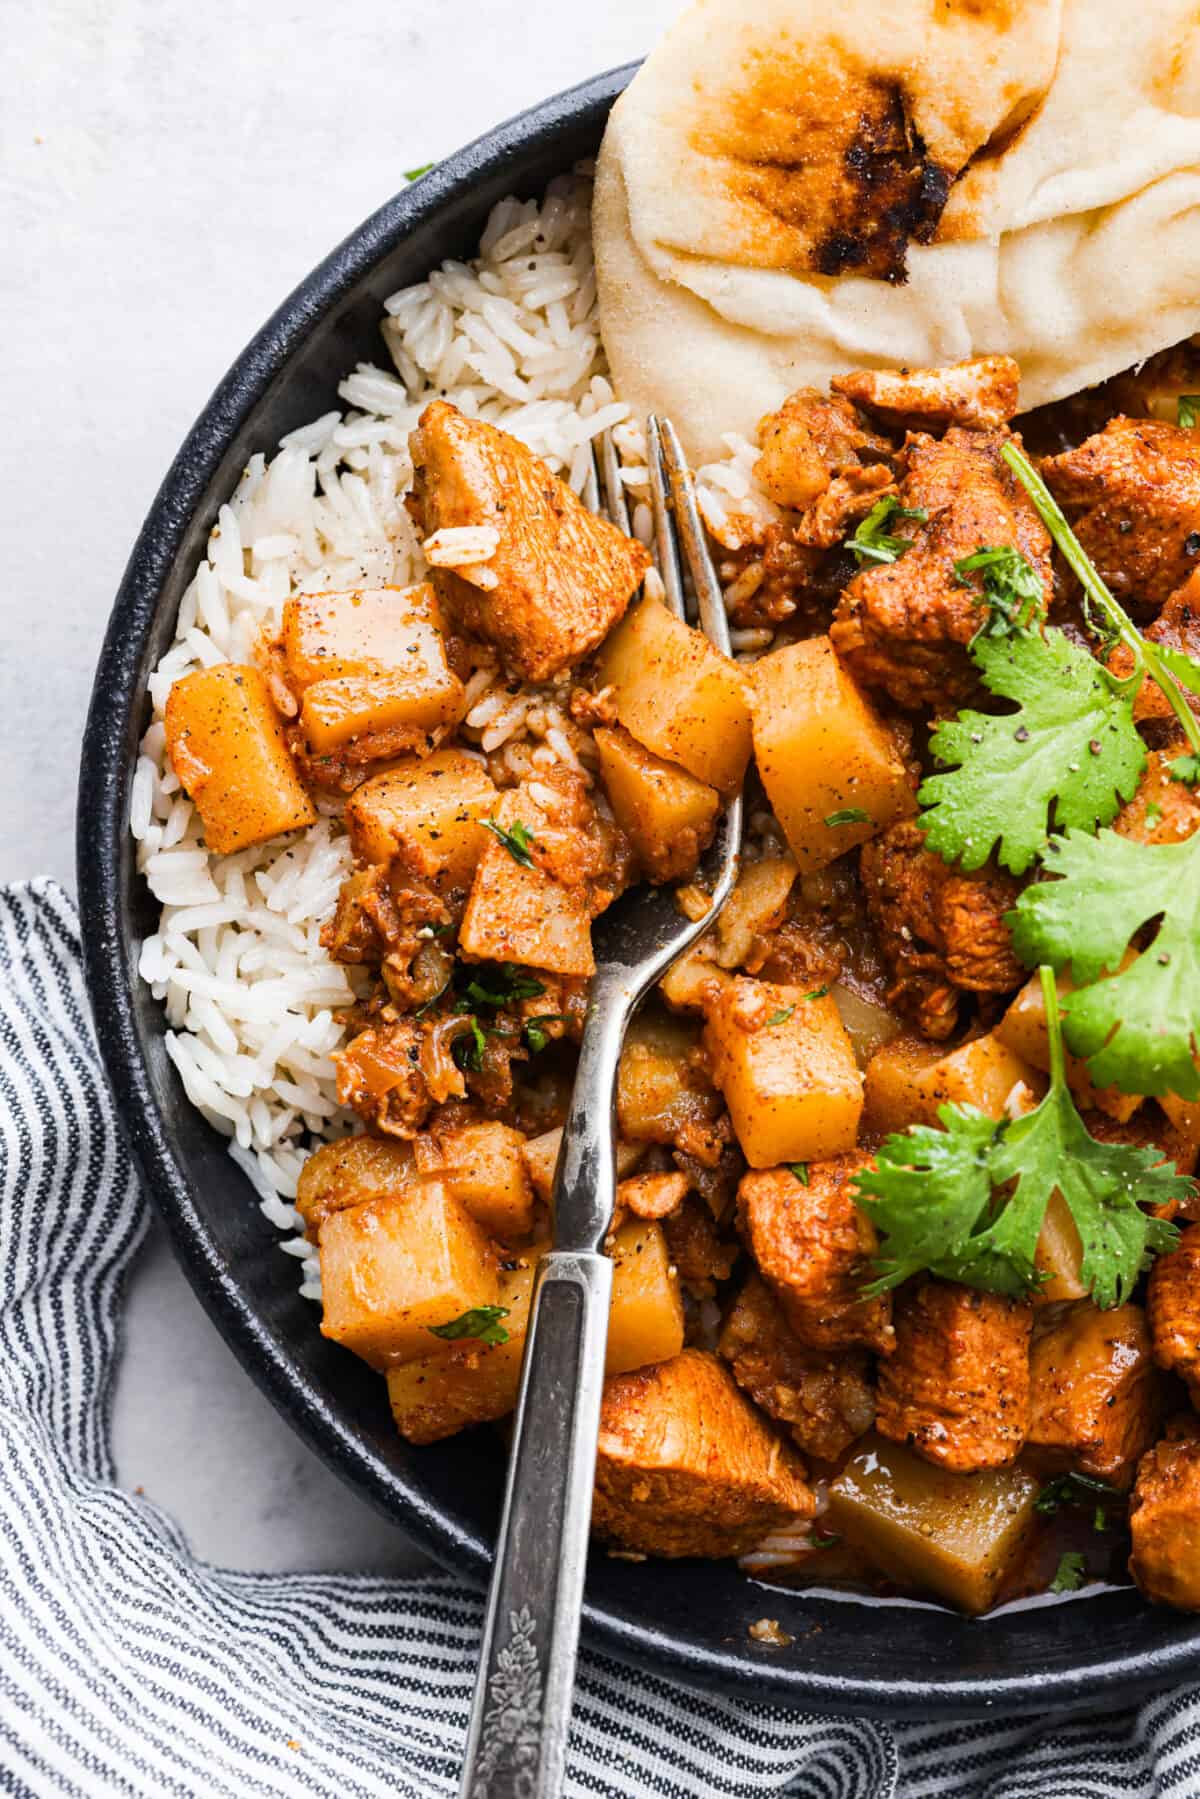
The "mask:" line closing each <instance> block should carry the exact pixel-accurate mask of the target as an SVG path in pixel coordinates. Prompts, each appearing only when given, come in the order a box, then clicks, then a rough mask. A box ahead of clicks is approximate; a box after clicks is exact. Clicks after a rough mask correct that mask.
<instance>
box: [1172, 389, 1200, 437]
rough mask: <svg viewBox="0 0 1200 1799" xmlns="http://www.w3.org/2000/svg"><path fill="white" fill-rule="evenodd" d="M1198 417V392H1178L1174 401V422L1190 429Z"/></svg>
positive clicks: (1185, 428)
mask: <svg viewBox="0 0 1200 1799" xmlns="http://www.w3.org/2000/svg"><path fill="white" fill-rule="evenodd" d="M1198 417H1200V394H1180V396H1179V398H1178V399H1177V400H1176V402H1175V423H1176V424H1177V425H1182V426H1183V429H1184V430H1185V431H1190V430H1191V429H1192V427H1193V426H1194V425H1195V423H1196V420H1197V418H1198Z"/></svg>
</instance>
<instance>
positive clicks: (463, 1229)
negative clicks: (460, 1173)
mask: <svg viewBox="0 0 1200 1799" xmlns="http://www.w3.org/2000/svg"><path fill="white" fill-rule="evenodd" d="M318 1242H319V1244H320V1251H321V1292H322V1296H323V1305H324V1316H323V1319H322V1322H321V1331H322V1334H323V1335H324V1336H326V1337H332V1338H333V1340H334V1342H335V1343H341V1344H342V1345H343V1347H344V1348H346V1349H352V1350H353V1351H354V1353H355V1354H356V1355H360V1356H362V1358H363V1360H364V1361H366V1362H370V1364H371V1366H372V1367H374V1368H386V1367H388V1366H389V1365H390V1364H391V1363H393V1362H405V1361H411V1360H413V1359H415V1358H416V1357H419V1356H422V1355H427V1354H428V1353H429V1349H430V1343H431V1338H430V1334H429V1333H430V1330H431V1328H432V1327H433V1326H435V1325H442V1324H452V1323H453V1322H454V1321H455V1320H456V1319H457V1318H460V1317H461V1316H462V1315H463V1313H464V1312H470V1311H474V1310H475V1309H476V1308H477V1307H478V1306H492V1305H497V1304H499V1301H500V1286H499V1268H498V1262H497V1257H496V1252H495V1249H494V1248H493V1246H492V1244H491V1243H490V1242H489V1240H488V1238H487V1237H486V1236H485V1235H484V1233H483V1231H482V1230H481V1229H480V1227H479V1225H478V1224H476V1222H475V1220H474V1219H473V1218H472V1217H471V1215H470V1213H469V1212H468V1211H467V1209H466V1207H465V1206H464V1205H463V1204H462V1202H461V1201H460V1200H457V1199H455V1198H454V1197H453V1196H452V1195H451V1194H450V1193H449V1192H448V1191H447V1190H446V1188H445V1186H444V1185H443V1184H442V1183H441V1182H440V1181H435V1180H429V1181H425V1182H423V1183H421V1184H420V1185H417V1186H414V1187H411V1188H409V1189H408V1190H407V1191H404V1192H401V1193H399V1194H395V1195H391V1194H389V1195H383V1196H380V1197H379V1198H377V1199H369V1200H365V1201H364V1202H363V1203H362V1204H361V1205H356V1206H350V1207H347V1208H346V1209H345V1210H343V1211H340V1212H332V1213H330V1214H329V1215H328V1216H327V1217H326V1218H325V1220H324V1222H323V1223H322V1225H321V1227H320V1232H319V1235H318Z"/></svg>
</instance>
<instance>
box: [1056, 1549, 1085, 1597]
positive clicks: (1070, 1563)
mask: <svg viewBox="0 0 1200 1799" xmlns="http://www.w3.org/2000/svg"><path fill="white" fill-rule="evenodd" d="M1086 1578H1087V1562H1086V1560H1085V1559H1084V1557H1083V1555H1082V1554H1081V1553H1080V1551H1079V1550H1078V1549H1068V1550H1067V1551H1066V1553H1065V1554H1064V1555H1061V1556H1060V1557H1059V1560H1058V1567H1057V1568H1056V1570H1055V1573H1054V1579H1053V1580H1052V1581H1051V1582H1050V1591H1051V1592H1052V1593H1075V1592H1078V1590H1079V1588H1080V1587H1081V1586H1082V1585H1083V1583H1084V1581H1085V1579H1086Z"/></svg>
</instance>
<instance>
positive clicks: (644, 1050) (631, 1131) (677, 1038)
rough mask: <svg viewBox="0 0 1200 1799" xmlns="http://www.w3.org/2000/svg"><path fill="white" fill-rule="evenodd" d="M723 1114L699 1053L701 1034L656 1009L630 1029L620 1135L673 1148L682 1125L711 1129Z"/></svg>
mask: <svg viewBox="0 0 1200 1799" xmlns="http://www.w3.org/2000/svg"><path fill="white" fill-rule="evenodd" d="M720 1110H721V1100H720V1096H719V1094H718V1093H717V1091H716V1089H715V1088H714V1086H713V1084H712V1081H711V1080H710V1079H709V1076H708V1072H707V1069H706V1068H705V1066H704V1059H703V1055H702V1052H701V1050H700V1034H699V1031H698V1030H697V1029H696V1028H695V1026H694V1025H692V1024H691V1023H689V1022H687V1021H686V1020H684V1019H682V1018H672V1017H670V1016H669V1015H668V1014H666V1013H663V1012H659V1011H658V1010H657V1009H656V1008H654V1009H648V1010H646V1011H645V1012H642V1013H641V1014H640V1015H639V1016H638V1017H637V1018H636V1019H635V1020H634V1022H633V1024H632V1025H631V1026H630V1028H629V1032H628V1034H627V1036H626V1038H625V1047H624V1049H623V1050H622V1051H621V1062H620V1067H619V1069H618V1073H617V1120H618V1123H619V1125H620V1129H621V1135H622V1136H623V1137H626V1138H629V1139H631V1140H632V1141H633V1142H636V1143H673V1142H674V1140H675V1137H676V1135H677V1134H678V1132H679V1130H680V1129H681V1128H682V1126H683V1125H685V1124H689V1123H695V1124H699V1125H705V1124H711V1123H713V1121H714V1120H715V1119H716V1117H717V1116H718V1114H719V1112H720Z"/></svg>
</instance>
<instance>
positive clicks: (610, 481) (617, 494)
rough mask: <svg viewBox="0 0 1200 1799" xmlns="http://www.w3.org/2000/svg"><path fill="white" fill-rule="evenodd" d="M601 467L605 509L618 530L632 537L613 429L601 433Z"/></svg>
mask: <svg viewBox="0 0 1200 1799" xmlns="http://www.w3.org/2000/svg"><path fill="white" fill-rule="evenodd" d="M600 467H601V470H602V472H603V476H604V510H605V511H606V512H607V514H608V516H609V519H610V521H611V523H612V524H614V525H615V526H616V527H617V530H618V531H624V533H625V535H626V537H630V536H632V531H631V530H630V525H629V506H628V503H627V501H626V499H625V483H624V482H623V481H622V479H621V463H620V458H619V457H618V455H617V446H616V444H615V443H614V442H613V440H612V432H611V431H604V432H602V433H601V435H600Z"/></svg>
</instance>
